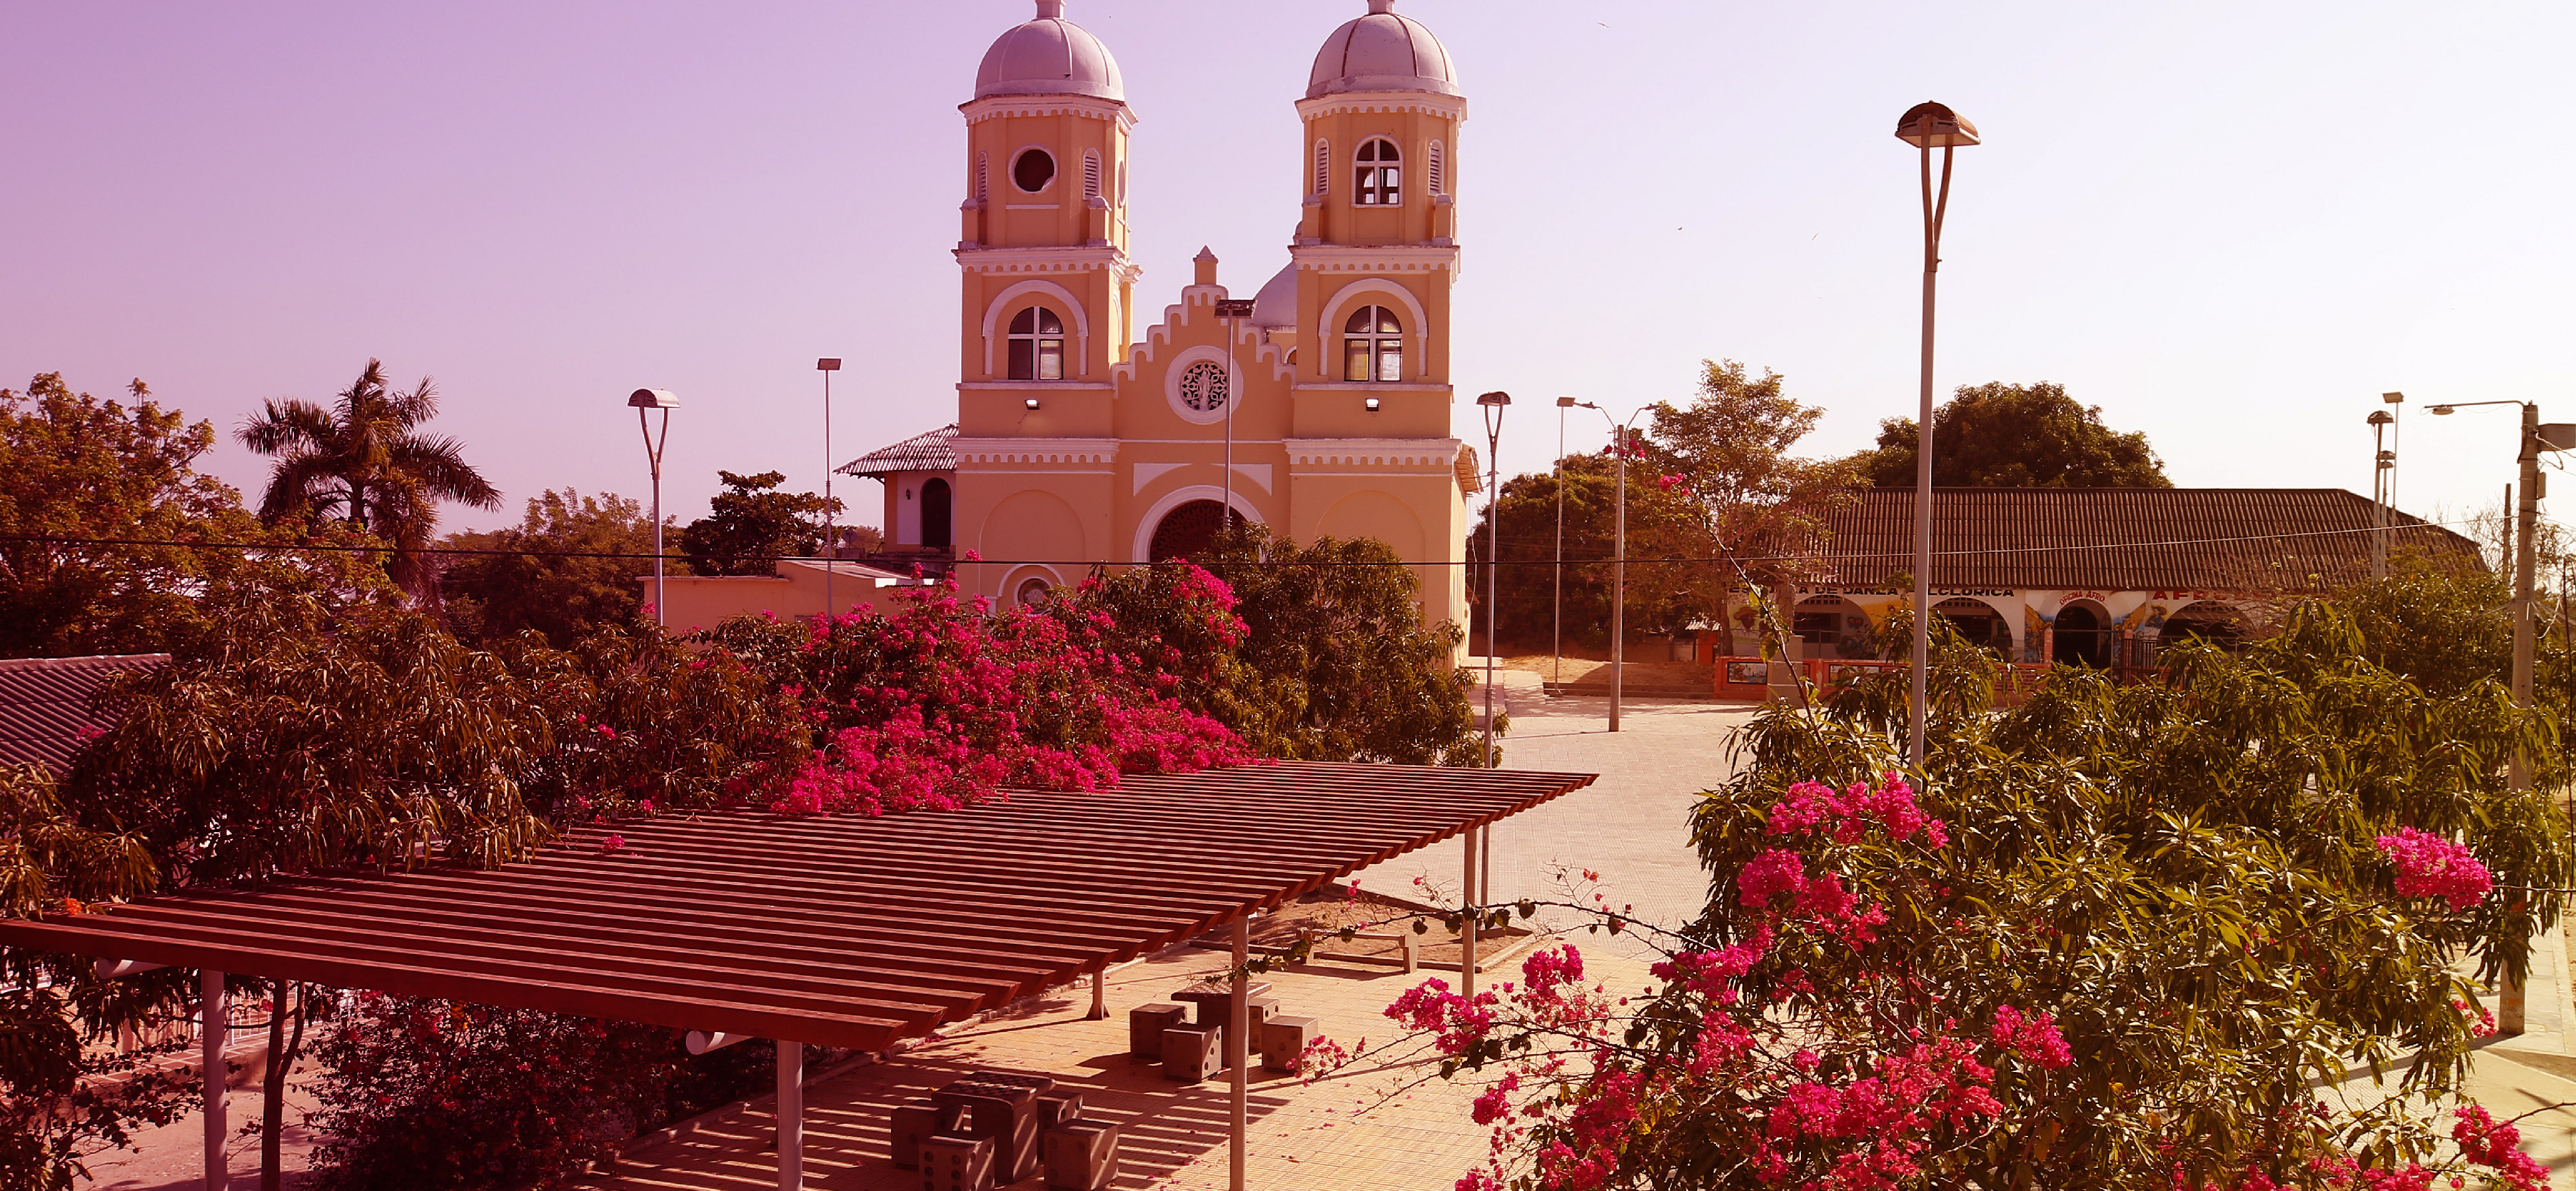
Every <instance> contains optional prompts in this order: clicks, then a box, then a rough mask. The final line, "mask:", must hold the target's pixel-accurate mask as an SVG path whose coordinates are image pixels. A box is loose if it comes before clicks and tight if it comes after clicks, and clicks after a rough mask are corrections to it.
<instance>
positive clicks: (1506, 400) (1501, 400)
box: [1476, 390, 1512, 405]
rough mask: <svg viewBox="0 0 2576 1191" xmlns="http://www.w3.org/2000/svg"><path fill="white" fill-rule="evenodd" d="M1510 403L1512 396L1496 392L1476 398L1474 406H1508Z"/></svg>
mask: <svg viewBox="0 0 2576 1191" xmlns="http://www.w3.org/2000/svg"><path fill="white" fill-rule="evenodd" d="M1511 403H1512V395H1511V394H1509V393H1505V392H1502V391H1500V390H1496V391H1494V392H1491V393H1487V394H1485V395H1483V396H1481V397H1478V398H1476V404H1478V405H1510V404H1511Z"/></svg>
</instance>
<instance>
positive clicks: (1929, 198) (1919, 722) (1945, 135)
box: [1896, 103, 1977, 772]
mask: <svg viewBox="0 0 2576 1191" xmlns="http://www.w3.org/2000/svg"><path fill="white" fill-rule="evenodd" d="M1896 139H1898V140H1900V141H1903V142H1905V143H1906V144H1909V145H1912V146H1914V147H1915V149H1916V150H1917V151H1918V152H1919V153H1920V154H1921V156H1922V162H1923V400H1922V411H1921V413H1920V414H1919V415H1917V418H1918V420H1917V421H1916V423H1915V434H1914V456H1915V457H1914V669H1913V674H1912V675H1911V682H1910V684H1909V690H1908V697H1907V701H1906V719H1907V722H1906V735H1907V740H1906V749H1905V755H1906V758H1907V760H1909V761H1910V762H1912V764H1913V765H1914V768H1915V769H1916V770H1917V771H1918V772H1919V771H1920V770H1921V769H1922V768H1923V733H1924V710H1925V709H1924V704H1925V701H1926V700H1925V693H1926V691H1927V689H1928V688H1927V686H1926V679H1927V678H1928V677H1929V669H1930V664H1931V653H1932V646H1931V641H1932V633H1931V618H1932V298H1933V290H1934V285H1933V283H1934V282H1935V280H1937V279H1938V278H1939V276H1940V273H1941V220H1942V217H1943V216H1945V215H1947V214H1948V213H1949V210H1950V157H1951V154H1952V153H1953V152H1955V151H1956V150H1957V149H1958V148H1959V146H1961V145H1973V144H1976V143H1977V126H1976V125H1974V124H1971V123H1969V122H1968V121H1967V119H1966V118H1965V117H1963V116H1961V115H1959V113H1957V112H1954V111H1951V110H1950V109H1949V107H1947V106H1946V105H1943V104H1938V103H1918V104H1915V105H1914V106H1913V107H1910V108H1907V109H1906V110H1905V114H1904V115H1903V116H1901V117H1899V118H1898V119H1897V121H1896ZM1935 148H1938V149H1940V150H1941V194H1940V198H1939V199H1938V200H1935V199H1934V198H1933V194H1932V150H1933V149H1935Z"/></svg>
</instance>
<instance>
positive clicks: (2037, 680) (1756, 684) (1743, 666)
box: [1716, 658, 2055, 707]
mask: <svg viewBox="0 0 2576 1191" xmlns="http://www.w3.org/2000/svg"><path fill="white" fill-rule="evenodd" d="M1789 664H1790V665H1791V666H1793V667H1796V668H1797V670H1798V672H1799V677H1800V678H1802V679H1804V680H1805V681H1806V683H1807V685H1808V686H1809V687H1810V688H1811V689H1813V690H1815V691H1817V692H1819V693H1820V694H1821V693H1830V692H1831V691H1832V690H1833V689H1834V687H1835V686H1836V685H1837V684H1839V683H1842V682H1844V681H1847V680H1849V679H1854V678H1862V677H1867V676H1868V675H1872V674H1878V673H1882V672H1886V671H1896V672H1899V673H1902V672H1903V671H1904V670H1905V669H1906V668H1907V665H1906V663H1904V662H1884V661H1877V660H1872V659H1859V660H1853V659H1848V658H1805V659H1802V660H1799V661H1795V662H1791V663H1789ZM1769 668H1770V663H1768V662H1765V661H1763V660H1762V659H1760V658H1719V659H1717V673H1716V680H1717V697H1718V698H1721V699H1744V700H1749V701H1752V702H1757V703H1758V702H1761V701H1762V700H1764V699H1767V698H1769V697H1770V694H1771V688H1770V684H1769V678H1768V674H1769ZM2054 668H2055V667H2051V666H2043V665H2040V664H2038V663H2035V662H2005V663H2001V664H2000V665H1999V667H1998V669H1997V671H1996V674H1995V704H1996V705H1997V706H1999V707H2018V706H2020V705H2021V704H2022V702H2023V701H2025V700H2027V699H2029V698H2030V697H2031V696H2032V695H2033V694H2035V693H2037V692H2038V690H2039V688H2040V686H2041V684H2043V683H2045V682H2047V681H2048V673H2049V671H2050V670H2052V669H2054Z"/></svg>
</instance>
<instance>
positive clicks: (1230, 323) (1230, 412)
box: [1216, 298, 1252, 536]
mask: <svg viewBox="0 0 2576 1191" xmlns="http://www.w3.org/2000/svg"><path fill="white" fill-rule="evenodd" d="M1216 316H1217V317H1218V318H1221V319H1224V320H1225V509H1224V511H1222V512H1220V513H1218V514H1217V517H1216V524H1217V533H1218V534H1219V536H1225V535H1226V533H1227V531H1229V530H1232V529H1233V528H1234V336H1235V331H1236V329H1237V328H1239V327H1241V326H1242V325H1243V320H1244V319H1247V318H1250V317H1252V303H1251V302H1249V301H1247V300H1245V299H1242V298H1219V299H1217V303H1216Z"/></svg>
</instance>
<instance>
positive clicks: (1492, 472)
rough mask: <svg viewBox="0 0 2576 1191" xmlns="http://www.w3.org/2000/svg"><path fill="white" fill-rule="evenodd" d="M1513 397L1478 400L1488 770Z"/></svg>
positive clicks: (1489, 395) (1491, 757) (1490, 396)
mask: <svg viewBox="0 0 2576 1191" xmlns="http://www.w3.org/2000/svg"><path fill="white" fill-rule="evenodd" d="M1511 404H1512V395H1511V394H1509V393H1504V392H1500V391H1496V392H1492V393H1487V394H1485V395H1483V396H1481V397H1478V398H1476V406H1477V408H1479V409H1481V410H1482V411H1484V415H1485V768H1487V769H1491V768H1493V767H1494V658H1495V655H1496V654H1498V653H1500V652H1501V650H1502V646H1500V645H1497V644H1495V637H1496V635H1497V634H1498V633H1499V631H1500V630H1499V627H1498V626H1499V625H1500V624H1501V621H1500V620H1498V619H1497V617H1496V614H1497V613H1499V612H1501V611H1502V607H1501V605H1499V604H1496V603H1495V602H1494V599H1495V593H1496V592H1497V591H1498V590H1499V588H1498V587H1497V585H1496V583H1495V580H1496V579H1497V578H1498V577H1499V575H1500V573H1501V571H1502V559H1503V526H1502V523H1501V522H1500V521H1497V520H1495V516H1496V513H1495V499H1494V498H1496V497H1498V496H1500V495H1502V493H1501V492H1500V491H1498V490H1497V487H1498V485H1499V484H1500V482H1501V478H1502V474H1503V471H1502V461H1501V460H1500V458H1498V456H1500V454H1501V453H1502V448H1503V411H1504V410H1505V409H1508V408H1510V407H1511Z"/></svg>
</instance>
